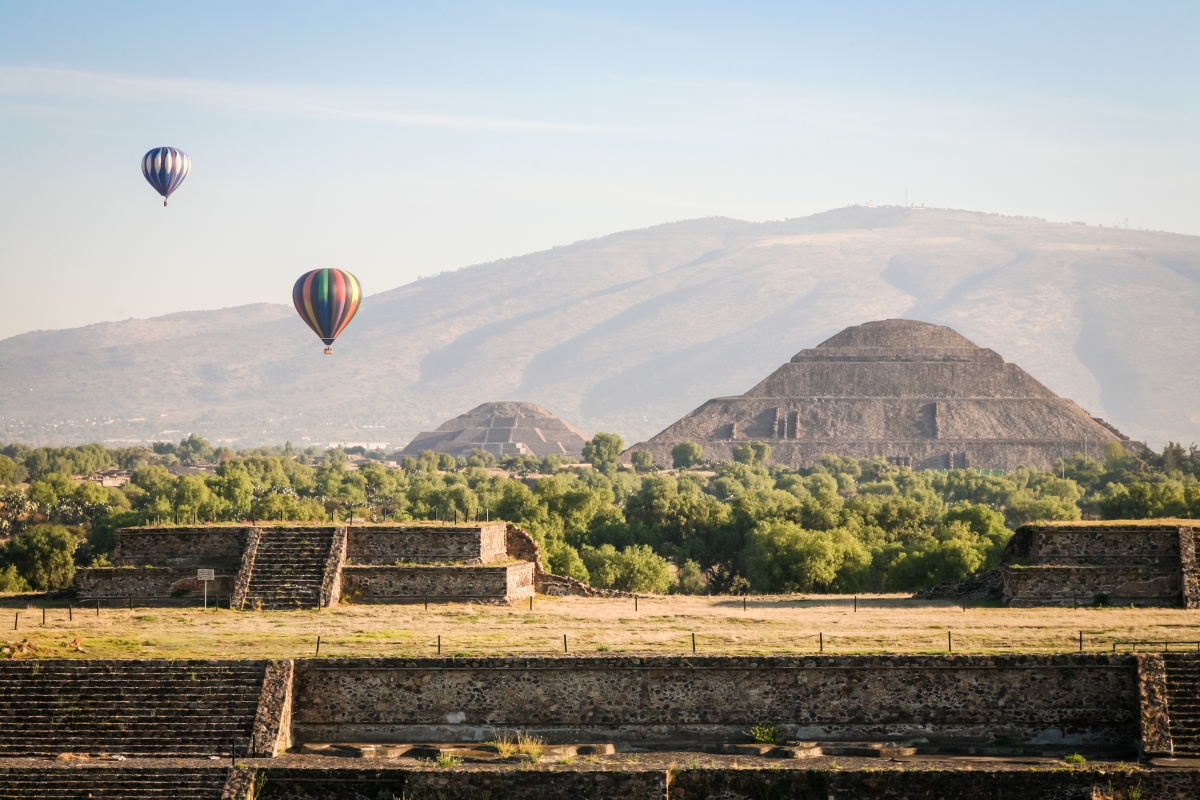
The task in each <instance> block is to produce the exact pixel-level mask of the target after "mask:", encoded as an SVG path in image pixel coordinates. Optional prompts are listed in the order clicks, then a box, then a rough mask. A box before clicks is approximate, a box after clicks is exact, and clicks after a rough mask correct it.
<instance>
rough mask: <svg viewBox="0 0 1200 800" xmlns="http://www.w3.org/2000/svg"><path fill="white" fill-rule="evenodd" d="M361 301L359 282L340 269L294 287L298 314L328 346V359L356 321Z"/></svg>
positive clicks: (324, 271)
mask: <svg viewBox="0 0 1200 800" xmlns="http://www.w3.org/2000/svg"><path fill="white" fill-rule="evenodd" d="M361 301H362V287H361V286H359V285H358V278H356V277H354V276H353V275H351V274H350V273H349V272H345V271H344V270H340V269H314V270H313V271H312V272H306V273H304V274H303V275H301V276H300V280H298V281H296V285H295V286H293V287H292V302H293V303H295V304H296V311H298V312H299V313H300V317H301V319H303V320H304V321H305V322H307V323H308V327H310V328H312V329H313V331H314V332H315V333H316V334H317V336H320V337H321V341H322V342H324V343H325V355H332V354H333V347H331V346H330V345H332V344H333V340H334V339H336V338H337V337H338V334H340V333H341V332H342V331H343V330H345V329H346V326H347V325H349V324H350V320H352V319H354V315H355V314H357V313H358V304H359V303H360V302H361Z"/></svg>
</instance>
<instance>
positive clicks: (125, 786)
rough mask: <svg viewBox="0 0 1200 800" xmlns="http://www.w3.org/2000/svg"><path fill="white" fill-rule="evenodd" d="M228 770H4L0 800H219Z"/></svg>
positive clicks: (130, 768)
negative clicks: (89, 799)
mask: <svg viewBox="0 0 1200 800" xmlns="http://www.w3.org/2000/svg"><path fill="white" fill-rule="evenodd" d="M228 774H229V768H228V767H212V768H209V769H204V768H199V769H197V768H187V767H123V766H122V767H87V768H66V769H64V768H57V767H32V768H21V767H5V768H0V800H43V798H44V799H45V800H84V799H85V798H96V800H154V799H155V798H162V799H163V800H220V798H221V792H222V790H223V789H224V787H225V780H226V777H227V776H228Z"/></svg>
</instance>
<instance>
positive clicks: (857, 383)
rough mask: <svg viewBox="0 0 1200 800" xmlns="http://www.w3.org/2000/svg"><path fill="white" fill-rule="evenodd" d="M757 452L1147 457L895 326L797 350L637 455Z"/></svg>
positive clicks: (985, 461)
mask: <svg viewBox="0 0 1200 800" xmlns="http://www.w3.org/2000/svg"><path fill="white" fill-rule="evenodd" d="M754 440H759V441H763V442H766V443H768V444H770V445H771V448H772V453H771V455H772V461H774V462H777V463H783V464H787V465H789V466H791V467H794V468H795V467H808V466H812V465H813V464H815V463H817V462H818V461H819V460H820V459H821V456H823V455H825V454H827V453H831V454H834V455H840V456H853V457H855V458H867V457H870V456H884V457H886V458H888V459H889V460H890V461H892V462H893V463H896V464H904V465H908V466H911V467H913V468H924V469H947V468H961V467H972V468H975V469H1014V468H1016V467H1018V466H1021V465H1028V466H1036V467H1040V468H1048V467H1049V466H1050V465H1051V464H1052V463H1053V461H1054V459H1056V458H1059V457H1061V456H1064V455H1065V456H1071V455H1073V454H1074V453H1077V452H1078V453H1087V454H1088V455H1090V456H1092V457H1097V456H1100V457H1103V453H1104V445H1105V444H1106V443H1108V442H1114V441H1120V442H1122V443H1123V444H1124V445H1126V446H1134V447H1135V448H1136V449H1140V448H1141V447H1142V445H1141V444H1140V443H1135V442H1130V441H1129V440H1128V439H1127V438H1126V437H1125V436H1124V435H1122V434H1121V433H1120V432H1119V431H1117V430H1116V429H1115V428H1113V427H1112V426H1110V425H1108V424H1107V423H1105V422H1104V421H1103V420H1100V419H1098V418H1093V417H1091V416H1090V415H1089V414H1088V413H1087V412H1086V411H1084V410H1083V409H1082V408H1080V407H1079V406H1077V405H1076V404H1075V403H1074V402H1072V401H1070V400H1067V399H1064V398H1061V397H1059V396H1057V395H1056V394H1054V392H1052V391H1050V390H1049V389H1047V388H1046V387H1045V386H1043V385H1042V384H1041V383H1039V382H1038V381H1036V380H1034V379H1033V378H1032V377H1030V376H1029V375H1028V374H1027V373H1026V372H1025V371H1024V370H1022V369H1021V368H1020V367H1018V366H1017V365H1016V364H1008V363H1006V362H1005V361H1004V359H1003V358H1001V357H1000V356H999V355H998V354H997V353H995V352H994V351H992V350H988V349H986V348H982V347H979V346H977V345H975V344H973V343H972V342H970V341H969V340H967V339H966V338H965V337H963V336H962V335H960V334H958V333H956V332H955V331H953V330H951V329H950V328H946V327H943V326H941V325H932V324H930V323H928V322H918V321H915V320H906V319H889V320H879V321H875V322H867V323H864V324H862V325H856V326H854V327H851V328H846V329H845V330H844V331H842V332H841V333H839V334H837V335H836V336H834V337H832V338H830V339H828V340H826V341H824V342H822V343H821V344H819V345H817V346H816V347H814V348H813V349H811V350H801V351H800V352H799V353H797V354H796V355H795V356H793V357H792V360H791V361H790V362H788V363H787V364H784V365H783V366H781V367H780V368H779V369H777V370H775V372H773V373H771V375H770V376H768V377H767V379H766V380H764V381H763V382H762V383H760V384H758V385H757V386H755V387H754V388H753V389H751V390H750V391H748V392H746V393H745V394H744V395H742V396H740V397H718V398H715V399H713V400H709V401H708V402H707V403H705V404H704V405H702V406H700V408H698V409H696V410H695V411H693V412H692V413H690V414H688V415H687V416H686V417H684V418H683V419H681V420H679V421H678V422H676V423H675V424H674V425H671V426H670V427H669V428H667V429H666V430H664V431H663V432H662V433H659V434H658V435H657V436H655V437H654V438H652V439H650V441H648V442H641V443H639V444H636V445H634V446H633V447H631V448H630V451H632V450H649V451H651V452H652V453H653V454H654V460H655V463H657V464H660V465H670V463H671V448H672V447H674V446H675V445H676V444H678V443H679V442H682V441H693V442H698V443H699V444H701V445H702V446H703V447H704V457H705V458H706V459H713V460H721V459H729V458H732V450H733V448H734V447H736V446H737V445H739V444H741V443H744V442H748V441H754Z"/></svg>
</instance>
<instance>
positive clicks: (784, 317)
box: [0, 206, 1200, 449]
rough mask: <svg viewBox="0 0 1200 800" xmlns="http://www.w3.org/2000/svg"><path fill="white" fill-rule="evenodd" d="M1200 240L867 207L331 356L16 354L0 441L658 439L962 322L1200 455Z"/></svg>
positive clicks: (471, 299)
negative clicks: (781, 371)
mask: <svg viewBox="0 0 1200 800" xmlns="http://www.w3.org/2000/svg"><path fill="white" fill-rule="evenodd" d="M1198 284H1200V238H1198V237H1195V236H1187V235H1181V234H1171V233H1161V232H1150V231H1139V230H1131V229H1125V228H1112V227H1095V226H1085V225H1079V224H1075V225H1072V224H1061V223H1051V222H1045V221H1042V220H1038V219H1032V218H1016V217H1005V216H998V215H992V214H987V213H981V212H969V211H947V210H934V209H922V208H907V207H899V206H893V207H882V208H868V207H864V206H854V207H848V208H842V209H836V210H833V211H829V212H827V213H823V214H816V215H813V216H809V217H804V218H799V219H791V220H785V221H781V222H766V223H750V222H742V221H739V220H734V219H728V218H720V217H712V218H704V219H694V220H687V221H682V222H675V223H668V224H663V225H658V226H655V227H651V228H645V229H641V230H632V231H625V232H621V233H614V234H612V235H609V236H604V237H601V238H598V239H592V240H587V241H580V242H576V243H574V244H570V245H566V246H562V247H555V248H553V249H551V250H547V251H542V252H537V253H531V254H529V255H525V256H520V257H516V258H509V259H504V260H500V261H495V262H491V263H487V264H479V265H476V266H472V267H467V268H463V269H459V270H456V271H452V272H448V273H443V274H441V275H438V276H436V277H431V278H426V279H422V280H418V281H416V282H413V283H410V284H407V285H404V286H401V287H399V288H396V289H393V290H390V291H385V292H381V293H378V294H374V295H368V296H367V297H366V299H365V300H364V302H363V306H362V310H361V312H360V313H359V315H358V317H357V318H356V319H355V321H354V324H353V325H351V326H350V327H349V328H348V329H347V330H346V332H345V333H344V334H343V335H342V336H341V338H339V339H338V341H337V344H336V346H335V354H334V355H333V356H332V357H328V356H324V355H322V353H321V347H320V345H319V343H317V342H316V341H315V339H314V337H313V336H312V334H311V332H310V331H309V330H308V329H307V328H306V327H305V326H304V324H303V323H302V322H301V321H300V320H299V319H297V318H296V315H295V311H294V310H293V309H292V308H291V306H290V305H283V304H279V305H271V304H258V305H249V306H241V307H237V308H228V309H221V310H213V311H193V312H186V313H180V314H172V315H168V316H165V317H158V318H155V319H149V320H129V321H124V322H110V323H101V324H97V325H90V326H87V327H83V328H74V329H69V330H57V331H37V332H32V333H27V334H22V335H19V336H14V337H11V338H8V339H6V340H3V341H0V374H3V375H4V376H5V380H4V381H3V383H2V384H0V409H2V411H0V414H2V415H3V422H2V426H0V439H2V440H6V441H13V440H20V441H24V442H28V443H30V444H35V445H40V444H69V443H80V442H86V441H101V442H106V443H109V444H110V445H115V444H117V443H124V442H128V443H134V442H139V441H142V442H145V441H154V440H178V439H180V438H182V437H183V436H184V435H186V434H187V433H189V432H195V433H197V434H199V435H202V436H205V437H207V438H209V439H211V440H213V441H220V442H227V443H230V444H233V445H234V446H243V447H244V446H250V445H257V444H268V443H280V442H283V441H288V440H290V441H292V442H295V443H297V444H321V445H323V444H327V443H330V442H363V443H367V442H370V443H384V442H386V443H387V444H388V447H389V448H394V449H399V448H400V447H402V446H403V445H404V444H405V443H407V442H408V440H409V439H410V438H411V437H412V436H413V435H415V434H416V433H417V432H419V431H421V430H432V429H433V428H434V427H436V426H437V424H439V423H440V422H441V421H443V420H445V419H447V418H449V417H451V416H454V415H457V414H460V413H462V412H464V411H466V410H467V409H469V408H472V407H474V406H476V405H478V404H479V403H482V402H485V401H488V400H505V399H511V400H526V401H530V402H534V403H537V404H539V405H542V406H545V407H546V408H548V409H550V410H551V411H553V412H554V413H555V414H557V415H559V416H560V417H562V418H563V419H565V420H566V421H568V422H570V423H571V424H573V425H575V426H576V427H578V428H579V429H581V430H583V431H585V432H587V433H593V432H595V431H598V430H604V431H611V432H616V433H619V434H621V435H622V436H624V437H625V440H626V442H634V441H638V440H641V439H646V438H648V437H649V436H651V435H653V434H654V433H656V432H658V431H659V430H661V429H662V428H663V427H665V426H666V425H668V424H669V423H671V422H673V421H674V420H675V419H677V418H679V417H680V416H682V415H683V414H684V413H686V412H688V411H690V410H692V409H693V408H695V407H696V406H697V405H699V404H700V403H702V402H703V401H705V400H707V399H708V398H710V397H714V396H720V395H732V394H740V393H742V392H744V391H746V389H748V388H749V387H750V386H752V385H753V384H755V383H756V382H757V381H759V380H760V379H761V378H763V377H764V376H765V375H767V374H768V373H769V372H770V371H771V370H773V369H774V368H775V367H777V366H778V365H779V364H781V363H783V362H785V361H786V360H788V359H789V358H790V357H791V356H792V355H793V354H794V353H795V352H796V351H798V350H800V349H802V348H806V347H812V346H814V345H816V344H817V343H819V342H820V341H822V340H823V339H825V338H827V337H828V336H830V335H832V334H833V333H835V332H837V331H839V330H841V329H842V328H844V327H846V326H849V325H854V324H858V323H861V322H865V321H868V320H872V319H884V318H890V317H904V318H911V319H920V320H925V321H929V322H934V323H938V324H943V325H948V326H951V327H953V328H954V329H955V330H957V331H959V332H960V333H962V334H963V335H965V336H966V337H968V338H969V339H971V340H972V341H974V342H975V343H976V344H978V345H980V346H982V347H990V348H992V349H994V350H996V351H997V352H999V353H1000V354H1001V355H1002V356H1003V357H1004V358H1005V359H1006V360H1008V361H1011V362H1015V363H1017V364H1019V365H1020V366H1021V367H1023V368H1024V369H1025V370H1026V371H1028V372H1029V373H1030V374H1032V375H1033V377H1035V378H1036V379H1038V380H1039V381H1041V382H1043V383H1044V384H1046V385H1047V386H1048V387H1049V388H1051V389H1052V390H1053V391H1054V392H1056V393H1058V394H1060V395H1062V396H1065V397H1069V398H1071V399H1074V400H1075V401H1076V402H1078V403H1079V404H1080V405H1082V406H1083V407H1084V408H1085V409H1087V410H1088V411H1089V412H1090V413H1092V414H1093V415H1095V416H1101V417H1104V418H1105V419H1107V420H1108V421H1109V422H1110V423H1112V424H1113V425H1115V426H1116V427H1118V428H1119V429H1121V430H1122V431H1123V432H1124V433H1125V434H1127V435H1129V436H1131V437H1133V438H1137V439H1143V440H1145V441H1147V442H1148V443H1150V444H1151V445H1152V446H1154V447H1161V446H1162V444H1164V443H1165V442H1166V441H1167V440H1168V439H1170V440H1176V441H1179V440H1182V441H1183V442H1184V443H1185V444H1186V443H1188V442H1191V441H1193V440H1200V400H1197V399H1196V392H1195V390H1194V384H1195V381H1196V378H1197V377H1200V376H1198V375H1197V364H1200V324H1198V323H1200V319H1198V316H1200V285H1198Z"/></svg>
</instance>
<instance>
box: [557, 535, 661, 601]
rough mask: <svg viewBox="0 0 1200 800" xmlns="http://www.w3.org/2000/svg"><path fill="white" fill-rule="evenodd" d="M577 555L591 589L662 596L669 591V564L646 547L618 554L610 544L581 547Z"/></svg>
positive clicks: (624, 550) (625, 550)
mask: <svg viewBox="0 0 1200 800" xmlns="http://www.w3.org/2000/svg"><path fill="white" fill-rule="evenodd" d="M580 555H581V556H582V558H583V563H584V565H585V566H586V567H587V571H588V576H589V582H590V583H591V584H592V585H593V586H599V587H600V588H602V589H620V590H621V591H625V592H635V593H639V594H666V593H667V591H668V590H669V589H670V588H671V566H670V564H669V563H667V560H666V559H665V558H663V557H662V556H660V555H658V554H657V553H655V552H654V550H653V549H652V548H650V547H649V546H647V545H630V546H629V547H626V548H625V549H623V550H619V551H618V550H617V549H616V548H615V547H613V546H612V545H611V544H606V545H601V546H600V547H587V546H585V547H584V548H583V551H582V552H581V554H580Z"/></svg>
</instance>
